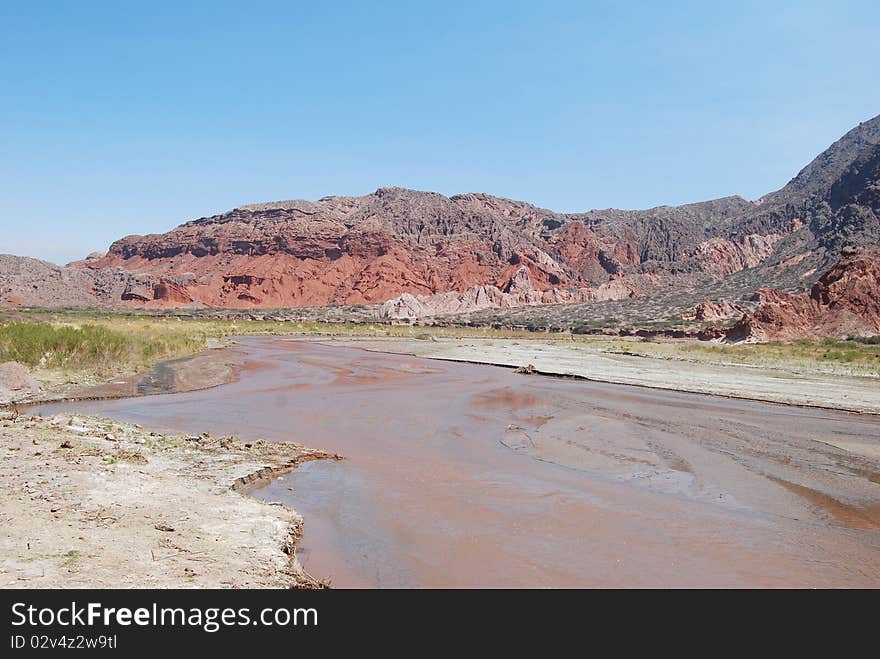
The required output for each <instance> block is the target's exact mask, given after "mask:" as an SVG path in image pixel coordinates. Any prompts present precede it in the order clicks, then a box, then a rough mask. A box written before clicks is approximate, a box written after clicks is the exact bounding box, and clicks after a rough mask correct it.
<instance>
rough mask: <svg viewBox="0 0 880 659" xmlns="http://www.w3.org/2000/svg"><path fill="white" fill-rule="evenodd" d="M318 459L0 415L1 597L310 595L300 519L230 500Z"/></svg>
mask: <svg viewBox="0 0 880 659" xmlns="http://www.w3.org/2000/svg"><path fill="white" fill-rule="evenodd" d="M318 457H326V455H325V454H323V453H321V452H318V451H313V450H310V449H306V448H304V447H303V446H300V445H297V444H291V443H278V442H262V441H258V442H248V443H244V442H242V441H239V440H236V439H232V438H228V437H227V438H216V437H211V436H209V435H201V436H186V435H175V434H165V433H157V432H150V431H147V430H144V429H143V428H140V427H138V426H135V425H131V424H125V423H118V422H114V421H111V420H109V419H100V418H94V417H87V416H79V415H70V414H61V415H55V416H51V417H46V418H40V417H31V416H28V415H19V414H16V413H14V412H0V480H2V482H3V488H2V491H0V527H2V531H0V588H77V587H97V588H153V587H156V588H163V587H211V588H263V587H277V588H285V587H292V586H303V587H308V586H312V585H315V582H314V580H312V579H310V578H309V577H308V575H306V574H305V572H303V570H302V567H301V566H300V564H299V562H298V561H297V560H296V557H295V550H294V547H295V541H296V539H297V538H298V537H299V533H300V529H301V523H302V518H301V517H300V516H299V515H298V514H297V513H296V512H295V511H293V510H291V509H289V508H286V507H284V506H279V505H268V504H265V503H261V502H259V501H257V500H255V499H253V498H251V497H249V496H243V495H242V494H240V493H239V492H238V491H236V490H239V491H240V490H244V489H247V488H248V487H249V486H250V487H252V486H253V485H255V484H256V483H257V482H259V479H261V478H268V479H271V478H273V477H276V476H277V475H278V474H282V473H287V472H288V471H290V470H291V469H293V468H294V467H295V466H296V465H298V464H299V463H300V462H302V461H304V460H311V459H315V458H318ZM249 484H250V485H249Z"/></svg>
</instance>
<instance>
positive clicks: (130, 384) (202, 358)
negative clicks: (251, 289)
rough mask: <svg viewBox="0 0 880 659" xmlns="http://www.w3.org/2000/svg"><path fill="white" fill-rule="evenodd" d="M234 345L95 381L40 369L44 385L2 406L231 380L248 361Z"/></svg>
mask: <svg viewBox="0 0 880 659" xmlns="http://www.w3.org/2000/svg"><path fill="white" fill-rule="evenodd" d="M234 345H235V344H234V343H232V344H228V345H224V346H221V347H216V348H205V349H204V350H201V351H199V352H197V353H195V354H192V355H188V356H185V357H177V358H174V359H168V360H164V361H161V362H158V363H157V364H155V365H154V366H153V367H152V368H150V369H148V370H145V371H140V372H137V373H123V374H117V375H115V376H111V377H108V378H105V379H96V380H95V381H91V382H69V383H59V382H53V379H57V378H58V375H57V374H55V373H45V374H42V373H39V372H37V373H36V374H35V375H36V376H38V378H37V379H38V381H39V382H40V384H41V386H40V388H39V389H37V390H31V391H25V392H21V393H18V396H17V397H13V398H12V399H11V400H8V401H0V410H10V409H20V410H26V409H30V408H32V407H35V406H37V405H43V404H46V403H73V402H77V401H90V400H115V399H119V398H139V397H141V396H156V395H161V394H177V393H186V392H189V391H202V390H204V389H210V388H212V387H218V386H220V385H223V384H229V383H231V382H236V381H237V380H238V378H239V371H240V369H241V367H242V365H243V363H244V358H243V356H241V355H237V354H235V353H234V352H233V350H232V348H233V347H234ZM12 393H17V392H12Z"/></svg>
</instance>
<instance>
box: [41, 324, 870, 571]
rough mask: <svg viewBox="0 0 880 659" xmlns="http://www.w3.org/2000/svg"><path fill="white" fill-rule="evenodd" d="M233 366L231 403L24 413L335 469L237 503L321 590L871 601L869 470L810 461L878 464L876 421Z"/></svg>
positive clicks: (327, 367) (443, 374)
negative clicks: (178, 435)
mask: <svg viewBox="0 0 880 659" xmlns="http://www.w3.org/2000/svg"><path fill="white" fill-rule="evenodd" d="M239 349H240V350H243V351H245V352H246V354H247V356H248V360H249V361H248V363H247V367H246V368H245V369H244V370H243V371H242V373H241V378H240V380H239V381H238V382H235V383H232V384H229V385H224V386H221V387H217V388H214V389H209V390H205V391H198V392H191V393H186V394H175V395H163V396H151V397H144V398H135V399H125V400H117V401H103V402H90V403H75V404H67V405H61V406H59V405H47V406H43V407H42V408H41V412H43V413H51V412H54V411H56V410H58V409H60V408H63V409H65V410H67V411H69V410H71V409H75V410H78V411H81V412H85V413H94V414H103V415H107V416H111V417H114V418H118V419H120V420H126V421H132V422H138V423H142V424H145V425H147V426H151V427H157V428H163V429H173V430H179V431H188V432H202V431H206V430H207V431H210V432H213V433H215V434H237V435H241V436H242V437H249V438H260V437H262V438H266V439H277V440H293V441H298V442H301V443H303V444H306V445H309V446H314V447H317V448H323V449H328V450H331V451H338V452H340V453H342V454H343V455H345V457H346V460H345V461H343V462H325V461H321V462H309V463H306V464H304V465H302V466H301V467H300V468H299V469H297V470H296V471H295V472H294V473H292V474H290V475H289V476H286V477H284V478H283V479H280V480H276V481H274V482H272V483H271V484H270V485H269V486H267V487H265V488H263V489H262V490H259V491H258V492H256V493H255V495H256V496H258V497H260V498H262V499H264V500H267V501H283V502H284V503H287V504H289V505H291V506H292V507H294V508H296V509H297V510H298V511H299V512H300V513H301V514H302V515H303V517H304V518H305V534H304V537H303V540H302V543H301V546H300V550H299V557H300V560H301V561H302V563H303V565H304V566H305V568H306V570H307V571H308V572H309V573H310V574H312V575H314V576H316V577H319V578H325V577H327V578H330V579H331V580H332V583H333V584H334V585H336V586H354V587H361V586H365V587H369V586H383V587H394V586H404V587H410V586H477V587H479V586H503V587H513V586H878V585H880V531H878V525H880V524H878V522H880V518H878V515H877V511H878V507H877V503H878V502H880V485H878V483H880V468H878V465H877V464H876V461H872V460H870V459H868V458H865V457H864V456H859V455H855V454H852V453H847V452H846V451H843V450H841V449H839V448H836V447H833V446H830V445H829V444H826V443H824V442H823V439H827V438H834V439H835V441H843V440H847V441H849V440H852V441H853V442H854V443H856V444H858V443H862V444H864V443H866V442H867V443H868V444H870V445H876V444H877V443H878V437H880V422H878V419H876V418H873V417H859V416H854V415H849V414H843V413H834V412H827V411H816V410H804V409H799V408H790V407H784V406H777V405H770V404H763V403H751V402H746V401H732V400H727V399H721V398H713V397H708V396H699V395H690V394H679V393H675V392H663V391H658V390H651V389H641V388H634V387H627V386H618V385H606V384H597V383H590V382H583V381H573V380H561V379H553V378H544V377H539V376H523V375H517V374H514V373H513V372H512V371H510V370H506V369H501V368H495V367H488V366H475V365H466V364H454V363H447V362H440V361H430V360H423V359H416V358H411V357H402V356H398V355H386V354H377V353H367V352H363V351H360V350H356V349H350V348H340V347H326V346H321V345H315V344H309V343H304V342H299V341H290V340H281V339H243V340H242V346H241V347H240V348H239ZM842 511H843V512H842ZM849 513H851V515H850V516H849V517H848V516H847V515H848V514H849ZM847 519H856V520H858V521H859V523H858V524H851V525H850V524H848V523H847V521H846V520H847Z"/></svg>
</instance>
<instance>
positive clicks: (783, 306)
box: [726, 249, 880, 341]
mask: <svg viewBox="0 0 880 659" xmlns="http://www.w3.org/2000/svg"><path fill="white" fill-rule="evenodd" d="M757 297H758V308H757V309H756V310H755V311H754V312H753V313H751V314H747V315H746V316H744V317H743V318H742V320H741V321H740V322H738V323H737V324H736V325H734V326H733V327H732V328H731V329H730V330H729V331H728V333H727V337H726V338H727V340H728V341H789V340H793V339H815V338H820V337H836V338H841V339H842V338H848V337H852V336H873V335H877V334H880V250H878V249H865V250H845V255H844V257H843V258H842V259H841V260H840V261H838V262H837V263H836V264H835V265H834V267H832V268H831V269H830V270H829V271H828V272H826V273H825V274H824V275H822V277H821V278H820V279H819V280H818V281H817V282H816V283H815V284H814V285H813V287H812V289H811V290H810V291H809V292H804V293H785V292H782V291H778V290H776V289H773V288H762V289H761V290H760V291H759V292H758V296H757Z"/></svg>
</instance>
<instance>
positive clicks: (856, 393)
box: [322, 338, 880, 414]
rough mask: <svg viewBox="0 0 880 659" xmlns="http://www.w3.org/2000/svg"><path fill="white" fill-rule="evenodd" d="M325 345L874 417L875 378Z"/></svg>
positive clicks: (486, 347) (543, 349)
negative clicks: (529, 370) (508, 367)
mask: <svg viewBox="0 0 880 659" xmlns="http://www.w3.org/2000/svg"><path fill="white" fill-rule="evenodd" d="M322 343H325V344H327V345H342V346H349V347H358V348H363V349H365V350H371V351H377V352H389V353H397V354H406V355H413V356H418V357H426V358H428V359H447V360H451V361H460V362H469V363H474V364H491V365H496V366H511V367H521V366H527V365H529V364H531V365H532V366H534V368H535V370H536V371H537V372H538V373H543V374H548V375H569V376H576V377H580V378H586V379H588V380H593V381H595V382H608V383H614V384H630V385H636V386H642V387H653V388H657V389H670V390H674V391H686V392H693V393H703V394H712V395H715V396H729V397H732V398H744V399H749V400H762V401H769V402H775V403H785V404H789V405H807V406H811V407H823V408H830V409H839V410H847V411H852V412H868V413H871V414H880V378H876V377H857V376H844V375H826V374H820V373H803V372H793V371H788V370H785V369H782V368H771V367H758V366H742V365H725V364H706V363H696V362H690V361H683V360H672V359H662V358H652V357H643V356H639V355H622V354H613V353H607V352H602V351H601V350H597V349H596V348H591V347H588V346H580V345H576V344H573V345H558V344H554V343H552V342H549V341H548V342H542V341H532V340H523V341H515V340H499V339H446V338H442V339H435V340H418V339H399V338H379V339H377V338H361V339H357V338H336V339H324V340H322Z"/></svg>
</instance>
